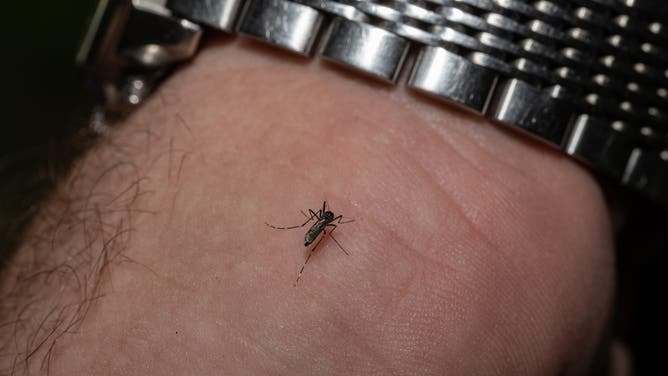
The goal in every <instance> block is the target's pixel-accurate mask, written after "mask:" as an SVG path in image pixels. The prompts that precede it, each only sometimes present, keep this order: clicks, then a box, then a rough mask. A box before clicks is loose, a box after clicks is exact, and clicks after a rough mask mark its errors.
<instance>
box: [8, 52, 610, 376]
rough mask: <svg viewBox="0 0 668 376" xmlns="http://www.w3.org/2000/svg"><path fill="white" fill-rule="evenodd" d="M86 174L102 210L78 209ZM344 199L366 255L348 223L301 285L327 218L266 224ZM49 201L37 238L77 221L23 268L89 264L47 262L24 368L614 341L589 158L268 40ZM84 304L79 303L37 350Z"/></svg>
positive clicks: (221, 64) (511, 363)
mask: <svg viewBox="0 0 668 376" xmlns="http://www.w3.org/2000/svg"><path fill="white" fill-rule="evenodd" d="M63 192H66V193H67V196H68V197H69V198H72V197H75V198H77V200H70V202H78V203H79V204H77V205H78V206H77V205H74V206H75V207H74V208H72V206H73V205H72V204H70V206H69V207H70V211H71V214H72V216H74V214H76V213H79V215H78V216H77V218H79V219H78V220H72V219H71V218H70V217H68V216H66V215H65V214H62V213H61V215H60V216H58V215H55V214H54V213H60V212H61V210H60V209H58V208H62V206H63V203H62V202H59V200H58V199H57V198H58V197H60V196H59V195H63ZM323 200H327V201H328V203H329V204H330V207H331V210H332V211H334V213H335V215H338V214H343V215H345V216H346V217H351V218H354V219H355V222H352V223H349V224H345V225H341V226H339V228H338V229H337V230H336V232H335V235H336V238H337V240H338V241H339V242H340V243H341V244H343V245H344V246H345V247H346V249H347V250H348V251H349V252H350V254H351V255H350V256H346V255H345V254H343V253H342V252H341V251H340V250H339V249H338V247H337V246H336V244H335V243H334V242H332V241H330V240H327V239H325V240H324V241H323V242H322V243H321V244H320V246H319V251H318V252H317V253H316V254H315V255H314V256H313V257H312V258H311V260H310V261H309V264H308V265H307V267H306V269H305V271H304V274H303V275H302V279H301V280H300V282H299V284H298V285H297V286H296V287H294V286H293V284H294V281H295V279H296V276H297V272H298V270H299V268H300V267H301V265H302V263H303V261H304V259H305V257H306V255H307V253H308V250H307V249H305V248H304V247H303V236H304V233H305V232H306V229H305V228H304V229H299V230H289V231H288V230H285V231H281V230H275V229H271V228H268V227H267V226H265V225H264V222H265V221H266V222H270V223H272V224H275V225H278V226H290V225H295V224H298V223H301V222H303V220H304V217H303V216H302V214H300V212H299V210H300V209H301V210H306V209H308V208H313V209H314V210H317V209H318V208H319V207H320V206H321V205H322V201H323ZM43 212H44V213H51V215H46V214H45V215H42V218H49V219H42V220H40V221H38V222H37V223H36V224H35V226H34V227H33V230H32V231H31V234H32V236H33V239H35V238H39V237H40V236H44V237H49V235H45V234H53V233H57V235H50V239H52V241H51V242H50V243H49V244H50V246H41V247H40V246H37V245H35V243H34V242H33V243H31V242H27V243H26V245H25V246H24V249H22V250H21V251H20V252H19V254H18V256H17V257H16V260H15V261H14V263H13V269H11V270H12V272H11V273H8V274H7V276H5V284H4V286H10V285H11V286H13V285H20V283H16V282H14V281H15V280H17V278H18V276H25V275H26V274H29V273H26V270H27V268H29V267H31V265H32V267H33V268H35V267H34V264H35V261H34V260H40V257H44V259H45V260H47V259H48V260H49V261H48V262H47V261H44V263H43V264H44V265H46V266H44V265H43V266H41V268H42V269H44V270H50V271H51V273H47V274H49V275H51V276H53V275H54V274H57V273H55V272H54V270H55V269H56V267H57V266H61V267H62V265H69V266H72V269H73V270H76V272H71V273H69V274H67V273H65V274H63V276H61V277H59V278H61V279H62V281H64V282H62V283H54V282H53V280H48V278H44V279H40V280H39V282H33V283H30V284H24V288H23V289H24V290H29V291H31V294H32V295H31V296H36V297H38V298H37V299H36V302H37V303H34V304H33V305H32V307H33V308H32V309H31V310H30V311H31V312H32V313H31V314H29V315H28V314H24V316H23V317H25V319H24V320H23V321H22V322H23V324H22V327H24V329H23V330H18V331H17V330H16V327H17V325H16V324H15V323H14V325H8V326H5V328H7V327H12V328H14V332H13V333H15V336H14V337H12V339H11V341H10V342H13V343H17V344H18V345H14V346H9V347H5V350H4V351H5V353H4V354H3V357H2V358H0V361H1V362H3V364H2V365H3V366H5V367H3V368H4V369H13V370H14V372H15V373H17V374H21V373H34V374H39V373H44V372H45V370H47V371H48V372H49V373H50V374H53V375H90V374H94V375H185V374H196V375H221V374H227V375H257V374H272V375H287V374H290V375H301V374H304V375H314V374H318V375H329V374H331V375H335V374H345V375H352V374H359V375H409V374H415V375H417V374H419V375H444V374H447V375H483V374H484V375H494V374H496V375H508V374H513V375H550V374H569V375H571V374H574V375H577V374H586V373H587V372H589V369H590V367H591V366H592V362H593V358H594V356H595V354H596V353H597V352H598V351H599V348H600V347H601V346H604V345H605V343H603V342H604V341H603V338H604V333H605V329H606V328H605V326H606V323H607V322H608V320H609V317H610V305H611V299H612V295H613V290H614V286H613V281H614V275H613V245H612V235H611V226H610V223H609V215H608V212H607V208H606V206H605V202H604V200H603V197H602V194H601V190H600V188H599V187H598V186H597V184H596V181H595V180H594V178H593V177H592V176H591V175H590V174H589V173H588V172H587V171H586V170H585V169H584V168H583V167H582V166H579V165H578V164H577V163H575V162H573V161H572V160H570V159H568V158H565V157H563V156H561V155H560V154H559V153H557V152H554V151H551V150H549V148H547V147H545V146H543V145H539V144H537V143H534V142H529V141H526V140H525V139H524V137H522V136H518V135H516V134H514V133H512V132H509V131H507V130H504V129H501V128H500V127H498V126H494V125H492V124H490V123H489V122H487V121H485V120H483V119H480V118H478V117H474V116H470V115H468V114H466V113H463V112H459V111H456V110H453V109H452V108H451V107H448V106H443V105H442V104H440V103H438V102H435V101H431V100H428V99H425V98H423V97H418V96H415V95H414V94H412V93H410V92H409V91H406V90H404V89H402V88H394V87H388V86H384V85H380V84H377V83H375V82H373V81H370V80H366V79H363V78H360V76H358V75H353V74H349V73H347V72H342V71H341V70H340V69H338V68H336V67H332V66H331V65H330V64H324V63H320V62H318V61H315V62H309V61H304V60H301V59H297V58H293V57H291V56H288V55H284V54H283V53H282V52H280V51H275V50H271V49H268V48H266V47H264V46H258V45H256V44H254V43H249V42H246V41H238V40H236V41H234V42H230V41H214V42H212V43H210V45H209V46H208V48H207V49H205V50H204V51H203V52H202V53H201V54H200V55H199V56H198V57H197V58H196V59H195V61H194V62H193V63H192V64H191V65H189V66H188V67H185V68H184V69H182V70H180V71H179V72H177V73H176V74H175V75H174V76H172V78H170V80H169V81H168V82H166V83H165V84H164V85H163V86H162V87H161V88H160V90H159V92H158V93H157V95H156V96H154V97H153V98H152V99H151V100H150V101H149V103H147V104H146V105H145V106H143V107H142V108H140V110H139V111H138V112H137V113H136V114H135V115H134V116H133V117H132V118H131V119H129V121H128V123H127V124H124V125H122V126H121V127H119V128H118V129H117V130H116V131H114V133H113V134H112V135H111V136H110V138H109V139H108V140H106V141H102V142H101V143H100V144H99V145H98V146H97V147H96V148H95V149H94V150H92V151H91V152H90V153H89V154H88V155H87V156H86V157H85V158H84V159H83V160H82V161H80V162H79V164H78V166H77V168H76V169H75V173H74V174H73V176H72V177H70V178H69V181H68V182H67V183H64V184H63V189H62V190H61V193H60V194H57V195H55V198H54V199H52V200H51V201H50V202H49V203H48V204H47V205H46V206H45V208H44V209H43ZM81 213H83V214H81ZM86 213H88V214H86ZM59 217H60V218H61V220H60V221H59V220H57V218H59ZM54 218H56V219H54ZM63 218H65V219H63ZM96 218H97V219H96ZM68 220H69V222H71V224H70V225H68V226H65V225H63V224H62V223H63V222H68ZM69 222H68V223H69ZM93 224H95V225H93ZM84 225H86V226H88V227H86V226H84ZM114 235H117V236H116V237H115V238H114V237H113V236H114ZM29 238H30V237H29ZM112 238H113V239H115V240H111V241H110V239H112ZM53 239H57V241H56V240H53ZM86 239H88V241H86ZM77 250H79V251H78V253H77ZM101 250H104V252H103V251H101ZM47 251H48V252H47ZM46 255H48V257H47V256H46ZM31 260H32V261H31ZM91 265H92V266H91ZM36 269H37V270H40V269H39V268H36ZM67 276H69V277H67ZM74 276H76V278H74ZM59 280H60V279H59ZM82 285H83V286H85V287H86V293H81V291H82V290H83V288H82V287H81V286H82ZM64 286H67V287H64ZM5 289H7V290H8V291H9V290H11V289H10V288H5ZM56 291H61V292H62V291H65V292H64V293H61V294H60V295H57V294H55V292H56ZM53 296H58V300H57V301H55V303H52V304H51V305H49V304H46V302H50V301H52V300H53V299H52V297H53ZM82 297H83V299H85V301H86V302H88V303H87V304H84V305H82V304H80V303H81V301H82V300H81V299H82ZM16 299H17V300H16V301H17V302H19V301H20V299H19V298H16ZM49 299H51V300H49ZM64 302H71V303H72V306H74V307H75V308H76V309H74V308H72V309H71V311H72V312H70V311H67V312H64V313H63V314H62V318H63V320H62V321H67V319H70V321H71V318H72V317H78V318H79V320H78V321H77V322H76V323H74V324H73V325H72V326H71V327H70V328H68V329H67V330H62V329H63V328H64V327H65V325H64V324H61V326H60V329H58V330H57V331H56V333H59V334H60V335H58V336H55V335H53V336H51V337H48V336H47V335H46V334H44V335H41V337H40V336H34V337H36V338H38V339H39V338H46V340H45V341H44V345H43V346H41V347H39V348H37V349H36V350H35V351H34V354H33V355H32V356H31V359H30V360H29V361H28V362H22V360H21V359H23V358H25V356H26V355H27V353H29V351H28V350H25V349H31V348H35V347H36V346H35V343H36V342H39V341H37V340H35V339H33V340H32V342H33V343H32V346H28V345H29V344H30V340H29V338H30V333H34V332H35V329H36V328H48V327H53V323H52V321H54V320H49V319H43V318H44V317H45V316H46V315H45V312H46V313H48V312H51V310H52V307H62V306H64V305H65V304H64ZM16 304H17V307H18V306H19V303H16ZM25 305H26V304H23V306H25ZM17 309H18V308H17ZM77 310H78V311H77ZM76 313H79V315H78V316H77V315H75V314H76ZM5 316H7V315H5ZM8 317H9V316H8ZM40 318H41V319H40ZM10 322H12V321H11V320H10ZM42 322H46V324H42V325H41V326H40V323H42ZM2 330H3V332H2V335H3V338H9V337H7V336H10V334H11V332H10V331H8V330H6V329H2ZM41 330H42V332H48V331H46V330H45V329H41ZM54 339H55V340H56V341H55V344H54ZM8 349H9V350H8ZM12 351H13V352H12ZM12 354H14V355H16V354H20V356H19V360H18V363H17V361H16V357H12V356H11V355H12ZM17 364H18V365H17Z"/></svg>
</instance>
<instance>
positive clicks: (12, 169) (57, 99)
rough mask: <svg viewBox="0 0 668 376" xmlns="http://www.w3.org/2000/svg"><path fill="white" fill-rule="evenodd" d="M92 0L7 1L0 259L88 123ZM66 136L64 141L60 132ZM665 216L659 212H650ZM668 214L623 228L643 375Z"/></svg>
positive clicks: (657, 309) (657, 349)
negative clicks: (84, 52)
mask: <svg viewBox="0 0 668 376" xmlns="http://www.w3.org/2000/svg"><path fill="white" fill-rule="evenodd" d="M95 5H96V4H95V2H94V1H93V0H70V1H68V2H55V1H46V0H33V1H18V0H10V4H7V5H5V7H7V6H8V8H9V9H7V8H5V9H4V11H3V14H5V15H6V17H5V19H4V20H3V21H4V22H2V23H0V31H2V34H0V35H3V36H4V37H5V40H6V41H7V42H6V45H5V46H6V47H5V48H6V50H5V51H3V54H2V58H1V59H0V64H2V65H1V67H2V73H3V76H4V77H5V79H4V80H3V81H2V84H3V87H2V90H0V93H1V94H0V95H1V97H0V99H2V100H1V102H0V103H2V106H3V107H2V108H3V111H2V115H3V116H4V120H3V121H2V126H1V127H0V260H1V259H2V258H3V257H6V256H7V255H8V254H9V252H10V250H11V249H12V248H13V247H14V244H15V241H16V240H17V234H19V233H20V229H21V227H22V225H23V224H25V223H27V222H28V221H29V219H30V216H31V214H32V213H34V211H35V209H36V207H37V206H36V205H35V203H36V202H37V201H38V200H39V198H40V197H43V195H44V194H46V193H48V192H49V190H50V189H51V188H52V187H53V185H54V184H55V182H56V180H57V177H58V176H59V174H61V173H62V171H65V170H66V168H67V166H68V165H69V161H70V160H71V159H72V158H73V157H74V156H76V153H74V154H72V153H70V149H71V148H69V147H68V145H69V144H68V141H67V140H69V139H70V138H71V137H70V135H71V134H72V133H74V132H75V131H76V130H77V129H78V128H80V127H82V126H83V125H85V124H86V121H87V120H88V116H89V111H90V108H91V105H92V103H91V99H90V96H88V95H87V94H86V93H85V92H84V91H83V89H82V84H81V82H82V80H81V79H80V77H79V75H78V72H77V70H76V68H75V66H74V56H75V54H76V50H77V47H78V43H79V41H80V40H81V38H82V37H83V32H84V30H85V26H86V20H87V19H88V18H89V17H90V15H91V14H92V13H93V11H94V8H95ZM63 140H64V141H63ZM655 215H657V216H661V218H662V219H661V220H658V221H657V220H654V219H653V216H655ZM665 218H666V213H658V214H657V212H656V211H653V210H652V209H651V208H648V207H646V208H641V209H638V210H637V212H636V215H635V220H634V222H633V224H632V225H631V226H627V227H626V228H625V229H624V230H623V231H622V232H621V233H620V235H619V239H618V244H619V247H620V250H619V251H620V252H619V264H620V267H619V268H618V269H619V284H620V294H619V297H618V302H617V304H618V310H617V318H616V324H615V326H616V328H617V329H616V332H617V333H618V334H619V335H620V336H622V337H623V338H625V339H626V341H627V342H628V343H629V344H630V345H631V348H632V349H633V351H634V357H635V369H636V371H637V373H636V374H638V375H645V374H651V375H668V360H667V358H668V357H666V356H665V348H666V347H667V346H668V345H667V343H666V342H668V330H666V321H667V320H668V309H666V308H664V307H663V305H665V304H662V303H661V302H662V301H663V300H665V297H666V292H665V287H666V285H667V280H668V277H667V275H668V273H666V272H665V269H666V268H667V267H668V256H667V255H668V236H667V235H666V234H667V233H668V231H666V228H668V225H667V224H666V220H665Z"/></svg>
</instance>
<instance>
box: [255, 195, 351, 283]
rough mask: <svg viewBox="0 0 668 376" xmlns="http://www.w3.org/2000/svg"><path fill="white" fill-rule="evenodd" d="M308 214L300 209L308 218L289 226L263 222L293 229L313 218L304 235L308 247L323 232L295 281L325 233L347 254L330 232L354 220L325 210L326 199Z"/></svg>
mask: <svg viewBox="0 0 668 376" xmlns="http://www.w3.org/2000/svg"><path fill="white" fill-rule="evenodd" d="M308 211H309V214H310V215H309V214H306V213H305V212H303V211H302V214H304V216H305V217H307V218H308V219H307V220H306V222H304V223H302V224H301V225H296V226H289V227H276V226H273V225H270V224H269V223H266V222H265V225H267V226H269V227H271V228H275V229H277V230H290V229H295V228H301V227H304V226H306V225H307V224H308V223H309V222H311V221H313V220H315V223H314V224H313V225H312V226H311V227H310V228H309V229H308V231H306V235H304V247H308V246H309V245H311V244H312V243H313V242H314V241H315V240H316V239H318V237H319V236H320V234H323V235H322V236H320V238H319V239H318V241H317V242H316V243H315V245H314V246H313V248H311V251H310V252H309V254H308V256H307V257H306V261H304V265H302V268H301V269H300V270H299V274H298V275H297V282H299V278H301V276H302V272H303V271H304V268H305V267H306V264H307V263H308V260H309V259H310V258H311V255H313V253H315V250H316V249H317V248H318V245H319V244H320V242H321V241H322V239H323V238H324V237H325V235H329V237H330V238H332V240H334V242H335V243H336V245H338V246H339V248H340V249H341V250H342V251H343V253H345V254H346V255H348V252H347V251H346V250H345V249H344V248H343V247H342V246H341V244H339V242H338V241H337V240H336V238H334V236H332V232H334V230H335V229H336V227H337V225H339V224H344V223H350V222H352V221H354V220H353V219H348V220H345V221H344V218H343V215H337V216H335V215H334V213H333V212H332V211H330V210H327V201H325V202H323V203H322V209H319V210H318V211H317V212H316V211H313V210H312V209H309V210H308ZM328 227H331V229H330V230H329V232H327V229H328ZM297 282H295V286H296V285H297Z"/></svg>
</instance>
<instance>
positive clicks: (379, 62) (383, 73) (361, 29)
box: [321, 18, 409, 82]
mask: <svg viewBox="0 0 668 376" xmlns="http://www.w3.org/2000/svg"><path fill="white" fill-rule="evenodd" d="M324 40H325V42H324V47H323V48H322V51H321V54H322V56H323V57H325V58H327V59H328V60H332V61H335V62H337V63H342V64H345V65H349V66H351V67H353V68H355V69H358V70H360V71H362V72H364V73H367V74H369V75H372V76H375V77H377V78H380V79H382V80H386V81H390V82H394V81H396V79H397V77H398V76H399V72H400V69H401V67H402V64H403V62H404V59H405V58H406V53H407V52H408V46H409V44H408V41H406V40H405V39H403V38H401V37H399V36H397V35H395V34H392V33H390V32H388V31H385V30H383V29H381V28H378V27H375V26H371V25H369V24H364V23H359V22H353V21H349V20H346V19H343V18H337V19H335V20H334V21H333V22H332V24H331V26H330V28H329V29H328V31H327V34H326V36H325V38H324Z"/></svg>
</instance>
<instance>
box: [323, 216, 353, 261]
mask: <svg viewBox="0 0 668 376" xmlns="http://www.w3.org/2000/svg"><path fill="white" fill-rule="evenodd" d="M328 226H331V227H334V228H333V229H331V230H330V231H329V237H330V238H332V240H334V243H336V245H338V246H339V248H341V250H342V251H343V253H345V254H346V256H350V253H348V252H347V251H346V249H345V248H343V247H342V246H341V243H339V241H338V240H336V238H335V237H334V235H332V233H333V232H334V230H336V225H335V224H333V223H330V224H328V225H327V226H325V227H328ZM323 232H325V230H324V229H323ZM325 234H327V232H325Z"/></svg>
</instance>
